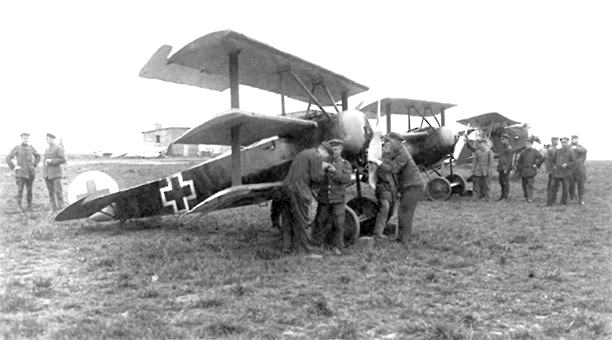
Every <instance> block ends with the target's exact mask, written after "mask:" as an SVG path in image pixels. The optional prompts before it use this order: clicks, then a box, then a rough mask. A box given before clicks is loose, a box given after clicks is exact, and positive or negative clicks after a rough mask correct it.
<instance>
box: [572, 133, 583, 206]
mask: <svg viewBox="0 0 612 340" xmlns="http://www.w3.org/2000/svg"><path fill="white" fill-rule="evenodd" d="M571 142H572V144H571V145H570V147H571V148H572V150H574V155H576V163H574V167H573V169H572V176H571V177H570V185H569V197H570V200H572V201H573V200H574V199H575V198H576V194H575V193H576V187H578V204H581V205H584V183H585V182H586V179H587V175H586V167H585V166H584V162H585V161H586V157H587V149H586V148H585V147H584V146H582V145H580V144H578V136H576V135H573V136H572V141H571Z"/></svg>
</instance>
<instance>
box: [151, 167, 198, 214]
mask: <svg viewBox="0 0 612 340" xmlns="http://www.w3.org/2000/svg"><path fill="white" fill-rule="evenodd" d="M166 183H167V185H166V186H165V187H163V188H160V189H159V193H160V195H161V200H162V205H163V206H164V207H172V209H173V210H174V213H175V214H176V213H180V212H187V211H189V201H190V200H192V199H195V198H196V197H197V196H196V192H195V189H194V187H193V181H192V180H188V181H184V180H183V174H182V173H178V174H176V175H175V176H173V177H168V178H166Z"/></svg>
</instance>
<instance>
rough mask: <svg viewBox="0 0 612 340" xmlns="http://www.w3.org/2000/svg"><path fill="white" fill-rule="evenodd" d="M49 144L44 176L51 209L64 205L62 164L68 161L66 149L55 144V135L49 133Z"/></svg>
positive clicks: (46, 152) (45, 158)
mask: <svg viewBox="0 0 612 340" xmlns="http://www.w3.org/2000/svg"><path fill="white" fill-rule="evenodd" d="M47 144H49V147H48V148H47V150H45V155H44V159H43V178H44V179H45V184H47V190H48V191H49V202H50V203H51V210H57V209H62V208H63V207H64V196H63V195H62V166H61V165H62V164H64V163H66V158H64V150H63V149H62V148H61V147H60V146H59V145H57V144H55V136H54V135H53V134H52V133H47Z"/></svg>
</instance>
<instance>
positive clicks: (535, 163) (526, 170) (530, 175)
mask: <svg viewBox="0 0 612 340" xmlns="http://www.w3.org/2000/svg"><path fill="white" fill-rule="evenodd" d="M532 144H533V139H528V140H527V141H525V150H523V151H522V152H521V154H520V155H519V158H518V160H517V162H516V170H517V171H518V172H519V175H520V176H521V182H522V185H523V196H524V197H525V200H526V201H527V202H529V203H531V202H533V181H534V178H535V176H536V174H537V173H538V169H539V168H540V166H541V165H542V163H544V160H545V158H544V156H543V155H542V154H541V153H539V152H538V151H537V150H536V149H534V148H532V147H531V146H532Z"/></svg>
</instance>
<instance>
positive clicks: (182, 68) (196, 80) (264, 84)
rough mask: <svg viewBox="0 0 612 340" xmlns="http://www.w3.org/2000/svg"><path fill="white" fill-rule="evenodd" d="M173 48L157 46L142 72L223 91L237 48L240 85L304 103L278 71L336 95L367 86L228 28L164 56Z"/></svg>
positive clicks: (291, 82)
mask: <svg viewBox="0 0 612 340" xmlns="http://www.w3.org/2000/svg"><path fill="white" fill-rule="evenodd" d="M171 50H172V47H171V46H167V45H164V46H162V47H161V48H159V50H158V51H157V52H156V53H155V54H154V55H153V56H152V57H151V59H150V60H149V62H148V63H147V64H146V65H145V66H144V67H143V68H142V70H141V71H140V76H141V77H143V78H151V79H160V80H164V81H169V82H173V83H179V84H186V85H192V86H198V87H202V88H206V89H211V90H216V91H223V90H225V89H227V88H229V75H228V56H229V54H232V53H235V52H239V54H238V57H239V59H240V66H239V71H238V72H239V79H240V83H241V84H244V85H249V86H252V87H256V88H259V89H262V90H266V91H271V92H274V93H283V94H284V95H286V96H288V97H291V98H293V99H297V100H301V101H305V102H307V101H308V100H309V99H310V98H309V97H308V95H307V94H306V93H305V92H304V90H303V89H302V87H301V86H300V85H299V84H298V83H297V82H296V81H294V80H293V79H290V77H281V76H280V75H281V74H284V72H285V71H291V72H294V73H295V74H296V75H297V76H298V77H299V79H302V80H303V81H304V83H306V84H307V85H312V84H315V83H323V84H325V86H326V87H327V89H328V90H329V92H330V93H331V94H332V96H333V98H336V99H335V100H338V99H339V98H341V95H342V93H346V95H347V96H352V95H355V94H357V93H361V92H363V91H366V90H367V89H368V88H367V87H366V86H364V85H361V84H359V83H357V82H355V81H352V80H350V79H348V78H346V77H344V76H342V75H339V74H337V73H334V72H332V71H329V70H327V69H325V68H323V67H320V66H317V65H315V64H312V63H310V62H307V61H305V60H302V59H300V58H298V57H295V56H293V55H291V54H288V53H285V52H282V51H279V50H277V49H276V48H274V47H272V46H269V45H266V44H264V43H261V42H259V41H257V40H254V39H251V38H249V37H247V36H245V35H243V34H240V33H237V32H234V31H231V30H226V31H219V32H214V33H210V34H207V35H205V36H203V37H201V38H199V39H196V40H194V41H193V42H191V43H189V44H188V45H186V46H185V47H183V48H182V49H180V50H179V51H178V52H176V53H175V54H174V55H172V56H171V57H170V58H168V56H169V55H170V51H171ZM319 100H320V102H321V104H323V105H332V104H333V101H332V100H331V98H328V97H327V96H320V98H319Z"/></svg>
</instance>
